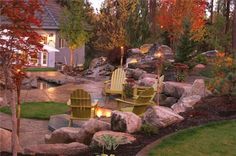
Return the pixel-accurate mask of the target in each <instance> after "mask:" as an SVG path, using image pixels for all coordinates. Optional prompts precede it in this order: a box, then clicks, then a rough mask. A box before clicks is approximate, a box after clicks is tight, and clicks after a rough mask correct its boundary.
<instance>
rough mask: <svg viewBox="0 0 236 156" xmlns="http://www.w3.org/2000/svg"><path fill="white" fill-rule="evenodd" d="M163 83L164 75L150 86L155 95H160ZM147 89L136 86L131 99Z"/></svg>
mask: <svg viewBox="0 0 236 156" xmlns="http://www.w3.org/2000/svg"><path fill="white" fill-rule="evenodd" d="M163 81H164V75H162V76H161V77H160V78H159V80H158V79H157V80H156V81H155V83H154V84H153V85H152V87H153V88H154V91H155V92H157V93H161V92H162V90H163ZM147 88H149V87H144V86H136V87H134V90H133V97H134V98H137V96H138V95H139V94H140V92H142V91H144V90H145V89H147ZM157 88H158V89H157Z"/></svg>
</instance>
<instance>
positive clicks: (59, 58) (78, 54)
mask: <svg viewBox="0 0 236 156" xmlns="http://www.w3.org/2000/svg"><path fill="white" fill-rule="evenodd" d="M59 50H60V52H59V53H56V59H55V61H56V62H57V63H63V64H70V50H69V48H59ZM84 58H85V48H84V46H83V47H81V48H79V49H76V50H75V52H74V64H76V65H78V64H84Z"/></svg>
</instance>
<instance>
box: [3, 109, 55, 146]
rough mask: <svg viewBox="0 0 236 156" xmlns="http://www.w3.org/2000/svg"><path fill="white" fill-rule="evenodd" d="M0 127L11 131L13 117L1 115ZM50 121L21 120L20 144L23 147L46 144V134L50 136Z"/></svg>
mask: <svg viewBox="0 0 236 156" xmlns="http://www.w3.org/2000/svg"><path fill="white" fill-rule="evenodd" d="M0 127H2V128H5V129H9V130H10V129H11V127H12V126H11V116H10V115H6V114H4V113H0ZM47 127H48V121H43V120H30V119H21V127H20V144H21V146H22V147H26V146H29V145H36V144H41V143H44V136H45V134H49V133H50V131H49V130H48V128H47Z"/></svg>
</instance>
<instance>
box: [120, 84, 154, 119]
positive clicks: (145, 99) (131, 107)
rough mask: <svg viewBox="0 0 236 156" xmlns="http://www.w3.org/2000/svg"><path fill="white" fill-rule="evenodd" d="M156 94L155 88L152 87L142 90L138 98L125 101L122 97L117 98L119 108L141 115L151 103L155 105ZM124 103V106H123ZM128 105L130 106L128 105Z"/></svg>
mask: <svg viewBox="0 0 236 156" xmlns="http://www.w3.org/2000/svg"><path fill="white" fill-rule="evenodd" d="M154 96H155V92H154V89H153V88H152V87H150V88H148V89H146V90H144V91H142V92H141V93H140V94H139V95H138V97H137V98H136V99H134V100H133V101H125V100H122V99H116V101H117V104H118V110H120V111H123V112H133V113H135V114H137V115H139V116H141V115H142V114H143V113H144V112H145V111H146V108H147V107H148V106H150V105H154V102H153V101H152V99H153V97H154ZM122 105H124V107H122ZM127 106H128V107H127Z"/></svg>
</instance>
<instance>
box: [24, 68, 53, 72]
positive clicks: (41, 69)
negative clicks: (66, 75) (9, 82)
mask: <svg viewBox="0 0 236 156" xmlns="http://www.w3.org/2000/svg"><path fill="white" fill-rule="evenodd" d="M25 71H27V72H48V71H56V69H55V68H27V69H25Z"/></svg>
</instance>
